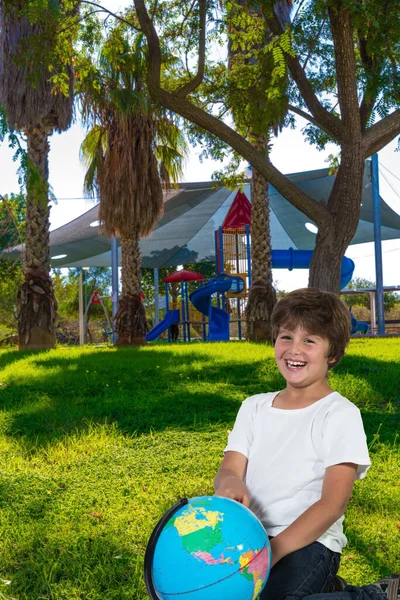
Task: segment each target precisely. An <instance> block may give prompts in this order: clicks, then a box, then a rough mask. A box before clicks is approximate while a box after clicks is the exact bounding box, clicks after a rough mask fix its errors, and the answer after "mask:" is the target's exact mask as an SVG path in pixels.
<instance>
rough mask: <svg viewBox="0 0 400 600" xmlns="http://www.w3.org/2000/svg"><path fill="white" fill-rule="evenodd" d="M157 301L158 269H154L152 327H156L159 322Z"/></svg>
mask: <svg viewBox="0 0 400 600" xmlns="http://www.w3.org/2000/svg"><path fill="white" fill-rule="evenodd" d="M158 299H159V293H158V269H154V325H158V324H159V322H160V310H159V302H158Z"/></svg>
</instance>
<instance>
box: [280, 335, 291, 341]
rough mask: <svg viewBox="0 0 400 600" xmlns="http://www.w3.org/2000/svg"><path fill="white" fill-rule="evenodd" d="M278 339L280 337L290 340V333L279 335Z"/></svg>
mask: <svg viewBox="0 0 400 600" xmlns="http://www.w3.org/2000/svg"><path fill="white" fill-rule="evenodd" d="M279 339H281V340H290V335H280V336H279Z"/></svg>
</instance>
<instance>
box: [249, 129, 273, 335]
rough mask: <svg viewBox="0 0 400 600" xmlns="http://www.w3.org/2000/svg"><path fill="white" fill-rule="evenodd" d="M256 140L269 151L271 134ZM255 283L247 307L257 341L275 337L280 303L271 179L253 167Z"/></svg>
mask: <svg viewBox="0 0 400 600" xmlns="http://www.w3.org/2000/svg"><path fill="white" fill-rule="evenodd" d="M252 144H253V145H254V146H255V147H256V148H257V149H258V150H261V151H263V152H265V153H267V152H268V137H267V136H263V135H258V136H253V139H252ZM251 203H252V209H251V269H252V285H251V287H250V291H249V299H248V302H247V307H246V321H247V337H248V339H250V340H251V341H253V342H258V341H265V340H271V323H270V319H271V313H272V310H273V308H274V306H275V303H276V293H275V289H274V288H273V285H272V264H271V235H270V223H269V212H270V207H269V200H268V182H267V181H266V179H265V178H264V177H263V175H261V174H260V173H258V172H257V171H256V170H254V169H253V173H252V181H251Z"/></svg>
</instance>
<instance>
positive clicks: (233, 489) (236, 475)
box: [214, 451, 250, 506]
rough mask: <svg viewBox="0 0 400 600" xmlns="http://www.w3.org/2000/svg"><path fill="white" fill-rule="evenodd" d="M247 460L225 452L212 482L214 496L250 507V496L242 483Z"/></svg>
mask: <svg viewBox="0 0 400 600" xmlns="http://www.w3.org/2000/svg"><path fill="white" fill-rule="evenodd" d="M246 469H247V458H246V457H245V456H244V455H243V454H241V453H240V452H233V451H230V452H226V454H225V457H224V460H223V461H222V464H221V466H220V468H219V471H218V473H217V476H216V478H215V481H214V489H215V494H216V495H217V496H225V497H226V498H232V500H237V501H238V502H240V503H241V504H244V506H249V505H250V496H249V492H248V489H247V487H246V485H245V483H244V477H245V474H246Z"/></svg>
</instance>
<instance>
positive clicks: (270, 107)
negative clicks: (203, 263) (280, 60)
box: [226, 0, 292, 341]
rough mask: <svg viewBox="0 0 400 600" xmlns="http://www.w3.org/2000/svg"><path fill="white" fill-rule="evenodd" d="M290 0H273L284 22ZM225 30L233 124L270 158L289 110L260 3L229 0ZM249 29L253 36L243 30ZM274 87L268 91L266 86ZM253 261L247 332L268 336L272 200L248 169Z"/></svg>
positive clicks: (259, 177)
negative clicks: (274, 136) (267, 49)
mask: <svg viewBox="0 0 400 600" xmlns="http://www.w3.org/2000/svg"><path fill="white" fill-rule="evenodd" d="M291 8H292V0H283V1H279V2H276V4H275V7H274V9H275V11H276V13H277V14H278V15H279V18H280V21H281V22H282V23H283V24H286V23H288V22H289V18H290V12H291ZM226 13H227V22H228V31H229V44H228V56H229V69H228V81H229V86H228V91H229V94H228V102H229V106H231V107H232V108H231V110H232V115H233V118H234V122H235V126H236V130H237V131H238V132H240V133H241V134H242V135H243V136H245V137H246V139H248V140H249V141H250V143H251V144H252V145H253V146H254V147H255V148H256V150H258V151H259V152H261V153H263V154H264V155H265V157H266V158H267V159H268V155H269V144H270V139H269V138H270V133H271V132H272V131H273V132H274V133H277V131H278V129H280V128H281V127H282V124H283V121H284V115H285V113H286V111H287V98H286V95H285V88H286V83H287V82H286V80H285V79H280V80H279V86H277V85H275V86H274V68H275V64H274V60H273V57H272V55H271V54H270V53H265V52H264V48H265V46H267V45H268V43H269V41H270V39H271V32H270V31H269V29H268V26H267V23H266V21H265V20H264V19H263V18H262V15H261V13H260V7H259V5H252V4H247V3H246V2H243V1H242V0H240V1H239V2H238V3H229V4H228V3H227V10H226ZM249 29H251V30H252V31H253V32H254V33H253V36H252V37H251V38H249V37H248V36H247V35H246V32H247V31H248V30H249ZM272 87H274V89H275V94H274V96H273V97H272V96H271V94H269V90H270V89H271V88H272ZM251 203H252V226H251V265H252V285H251V287H250V290H249V298H248V302H247V306H246V321H247V337H248V339H251V340H252V341H260V340H270V339H271V324H270V316H271V313H272V310H273V308H274V306H275V303H276V292H275V289H274V287H273V283H272V262H271V233H270V220H269V214H270V206H269V198H268V180H267V179H266V178H265V177H264V176H263V175H262V173H260V172H258V171H257V170H256V169H252V175H251Z"/></svg>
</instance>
